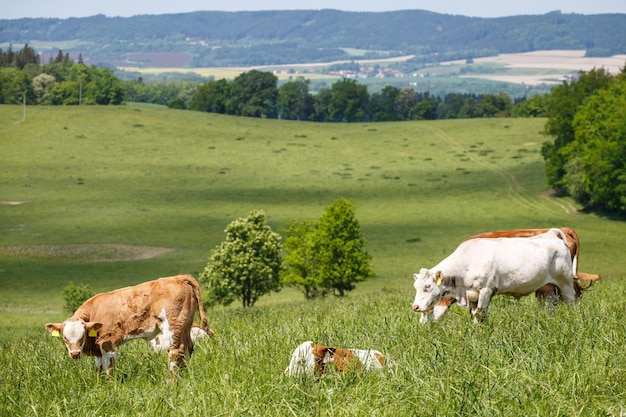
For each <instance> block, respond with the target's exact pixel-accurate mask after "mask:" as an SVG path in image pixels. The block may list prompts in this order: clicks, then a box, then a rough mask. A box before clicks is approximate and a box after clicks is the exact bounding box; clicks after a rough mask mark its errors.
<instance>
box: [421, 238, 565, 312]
mask: <svg viewBox="0 0 626 417" xmlns="http://www.w3.org/2000/svg"><path fill="white" fill-rule="evenodd" d="M565 241H566V238H565V235H564V234H563V232H562V231H561V230H559V229H550V230H548V231H547V232H546V233H543V234H540V235H536V236H532V237H523V238H515V237H513V238H511V237H509V238H493V239H489V238H484V239H470V240H466V241H464V242H463V243H461V244H460V245H459V246H458V247H457V248H456V250H455V251H454V252H453V253H452V254H450V255H449V256H448V257H447V258H445V259H444V260H443V261H441V262H440V263H439V264H438V265H436V266H434V267H433V268H431V269H426V268H422V269H421V270H420V273H419V274H414V275H413V278H414V280H415V281H414V287H415V291H416V294H415V300H414V301H413V310H414V311H417V312H427V311H431V310H432V309H433V308H434V307H435V304H436V303H437V301H439V300H441V299H442V298H444V297H448V298H453V299H454V300H455V301H456V302H458V303H459V305H462V306H466V305H468V306H470V308H471V312H472V317H473V320H474V322H481V321H483V320H484V319H485V318H486V316H487V308H488V307H489V302H490V300H491V297H493V296H494V295H495V294H505V295H511V296H513V297H516V298H519V297H523V296H525V295H528V294H531V293H532V292H534V291H535V290H537V289H539V288H542V287H543V286H545V285H547V284H552V285H555V286H557V287H558V288H559V289H560V291H561V298H562V299H563V300H564V301H565V302H567V303H571V302H572V301H574V300H575V298H576V292H575V289H574V282H573V281H574V272H573V265H572V258H571V256H570V252H569V249H568V247H567V245H566V244H565Z"/></svg>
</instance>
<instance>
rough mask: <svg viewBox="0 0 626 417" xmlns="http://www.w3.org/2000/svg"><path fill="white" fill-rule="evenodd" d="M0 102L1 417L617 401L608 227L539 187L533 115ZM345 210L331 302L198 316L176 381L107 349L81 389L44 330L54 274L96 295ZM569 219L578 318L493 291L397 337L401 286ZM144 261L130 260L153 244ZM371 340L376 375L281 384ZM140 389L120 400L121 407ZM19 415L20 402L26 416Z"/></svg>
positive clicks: (443, 409)
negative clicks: (343, 265) (352, 120)
mask: <svg viewBox="0 0 626 417" xmlns="http://www.w3.org/2000/svg"><path fill="white" fill-rule="evenodd" d="M21 119H22V112H21V108H20V107H17V106H0V147H1V149H2V151H1V152H0V165H1V166H2V167H3V168H2V170H1V171H0V202H2V204H0V346H1V348H0V366H1V367H2V368H3V369H11V373H10V374H9V373H7V374H6V375H5V376H3V377H2V378H0V389H1V390H2V391H3V392H4V393H5V402H3V403H1V404H0V415H16V414H23V413H27V412H28V413H29V414H31V413H30V410H32V411H33V412H32V414H34V415H102V414H107V415H109V414H110V415H138V414H142V413H145V414H146V415H156V414H159V415H181V414H186V415H337V416H344V415H359V416H360V415H368V416H369V415H389V416H392V415H468V414H473V415H529V414H536V415H573V414H580V415H607V414H618V413H619V412H621V411H623V410H624V409H625V408H626V394H625V390H624V388H623V387H624V386H626V385H625V384H626V380H624V375H626V363H625V362H624V359H623V358H624V355H623V354H622V353H623V346H624V343H626V335H625V334H624V328H623V323H624V322H625V320H626V317H625V316H626V314H625V313H626V311H625V310H624V308H623V304H624V300H626V294H625V292H624V288H623V285H622V279H623V277H624V272H623V271H624V268H625V266H626V265H625V263H626V260H625V258H624V256H623V248H624V247H625V243H626V238H625V237H624V236H626V224H624V223H623V222H619V221H613V220H610V219H606V218H601V217H598V216H595V215H590V214H584V213H580V212H578V211H577V210H576V207H575V205H574V204H573V203H572V202H571V200H569V199H555V198H552V197H551V196H550V194H549V193H548V192H547V191H546V189H545V185H544V180H543V162H542V158H541V156H540V153H539V149H540V146H541V142H542V141H544V140H545V137H544V136H542V135H541V133H540V132H541V131H542V128H543V123H544V122H545V121H544V120H541V119H487V120H450V121H436V122H403V123H376V124H315V123H298V122H283V121H277V120H262V119H247V118H234V117H227V116H219V115H211V114H204V113H196V112H189V111H175V110H168V109H163V108H157V107H149V106H127V107H83V108H71V107H54V108H46V107H37V108H32V109H28V117H27V119H26V121H21ZM340 197H345V198H348V199H350V200H352V201H353V202H354V203H355V206H356V210H357V212H356V215H357V218H358V220H359V222H360V224H361V228H362V230H363V233H364V235H365V237H366V239H367V240H368V250H369V252H370V253H371V255H372V257H373V268H374V270H375V272H376V277H375V278H374V279H372V280H370V281H368V282H366V283H363V284H359V286H358V287H357V290H356V291H354V292H353V293H351V294H350V295H349V296H348V297H347V299H344V300H337V299H328V300H321V301H316V302H305V301H304V298H303V297H302V296H301V295H300V294H299V293H297V292H296V291H294V290H289V289H286V290H283V291H282V292H281V293H279V294H273V295H271V296H269V297H265V298H263V299H262V301H261V302H260V303H259V305H258V306H257V307H255V308H253V309H251V310H249V311H242V310H241V309H239V308H238V307H233V308H229V309H223V308H216V309H212V310H209V311H208V312H207V313H208V316H209V319H210V321H211V324H212V326H213V327H214V328H215V330H216V332H217V334H218V336H217V338H216V339H214V340H211V341H209V342H208V343H205V344H203V345H202V346H200V347H199V349H198V352H197V354H196V355H195V356H194V357H193V358H192V360H191V363H190V369H189V370H188V372H187V373H186V374H185V376H184V377H183V379H182V380H181V381H180V382H179V383H177V384H175V385H173V386H165V385H164V384H163V381H164V380H165V379H166V376H167V369H166V359H165V357H164V356H162V355H155V354H151V353H150V352H149V350H148V348H147V344H143V343H141V342H136V343H131V344H129V345H126V346H124V347H123V348H122V353H121V358H120V372H119V374H118V377H117V378H115V379H114V380H113V381H109V382H106V381H105V380H104V379H100V378H99V377H98V375H97V374H96V372H95V369H94V366H93V362H92V361H91V360H87V359H84V360H81V361H70V359H69V358H67V353H66V352H65V350H64V348H63V347H62V346H61V343H60V342H59V341H58V340H54V339H51V338H49V336H48V335H47V334H46V333H45V330H44V329H43V324H44V323H46V322H50V321H56V320H63V319H64V318H65V317H66V316H67V314H66V313H64V312H62V311H61V306H62V299H61V295H60V291H61V289H62V288H64V287H65V286H66V285H68V284H69V283H70V282H74V283H87V284H89V285H90V287H91V288H92V289H93V290H94V291H97V292H100V291H108V290H111V289H114V288H118V287H120V286H125V285H131V284H135V283H138V282H141V281H145V280H149V279H152V278H156V277H159V276H166V275H171V274H176V273H179V272H189V273H192V274H194V275H196V276H197V275H198V273H199V272H200V271H201V270H202V268H203V267H204V266H205V264H206V262H207V259H208V255H209V252H210V250H211V249H212V248H213V247H215V246H216V245H217V244H219V243H220V242H221V241H222V240H223V238H224V233H223V230H224V228H225V226H226V225H227V224H228V223H229V222H230V221H232V220H233V219H235V218H236V217H240V216H245V215H247V214H248V213H249V212H250V211H251V210H253V209H263V210H265V211H266V213H267V215H268V218H269V223H270V225H271V226H272V228H273V229H274V230H276V231H280V230H281V228H282V227H283V226H284V225H286V224H287V223H288V222H290V221H292V220H299V219H305V218H306V219H312V220H313V219H318V218H319V217H320V216H321V214H322V212H323V210H324V208H325V207H326V206H328V205H329V204H331V203H332V202H333V201H335V200H336V199H337V198H340ZM546 226H570V227H574V228H575V229H576V230H577V231H578V233H579V235H580V238H581V244H582V255H581V261H580V269H581V270H582V271H586V272H597V273H600V274H602V276H603V281H602V282H601V283H600V284H598V285H596V286H595V287H594V288H593V289H592V290H590V291H589V292H588V293H587V295H586V296H585V298H584V299H583V300H582V302H581V303H580V305H579V306H577V307H574V308H566V307H559V308H557V310H556V311H555V313H554V314H549V313H547V312H545V311H540V310H538V309H537V308H536V305H535V301H534V300H533V299H531V297H527V298H526V299H523V300H521V301H520V302H516V301H514V300H511V299H509V298H506V297H496V300H494V304H493V306H492V308H491V309H490V314H491V315H490V318H489V320H488V322H487V323H486V324H484V325H481V326H473V325H470V323H469V317H468V314H467V312H466V311H464V310H462V309H461V308H458V307H455V308H453V309H452V311H451V313H450V314H449V316H447V317H446V319H444V321H443V322H442V323H438V324H435V325H432V326H418V323H417V322H418V316H417V315H416V314H415V313H413V312H412V311H411V310H410V303H411V301H412V299H413V289H412V278H411V276H412V273H413V272H416V271H417V270H418V269H419V268H420V267H430V266H432V265H434V264H435V263H437V262H438V261H439V260H441V259H442V258H443V257H445V256H446V255H447V254H448V253H450V252H451V251H452V250H453V249H454V248H455V247H456V245H457V244H458V243H459V242H460V241H461V240H462V239H464V238H465V237H467V236H469V235H472V234H475V233H478V232H482V231H487V230H496V229H508V228H522V227H546ZM159 248H164V249H168V250H169V251H168V252H165V253H164V254H162V255H161V256H157V257H153V258H149V259H138V260H132V259H131V258H133V257H141V256H142V255H150V254H155V253H159V251H158V249H159ZM308 339H311V340H316V341H318V342H320V343H328V344H335V345H339V346H348V347H371V348H377V349H380V350H382V351H384V352H386V353H387V354H389V356H391V357H392V358H393V360H394V362H396V364H397V366H396V368H397V372H396V375H394V376H387V375H385V374H377V375H363V374H359V373H357V374H356V375H351V376H347V377H343V378H341V377H339V376H336V375H330V376H328V377H326V378H323V379H322V380H321V381H318V382H313V381H299V382H298V381H296V382H294V381H291V380H289V379H282V378H280V373H281V372H282V370H283V369H284V367H285V366H286V365H287V363H288V360H289V355H290V353H291V350H292V349H293V348H295V346H296V345H297V344H299V343H300V342H302V341H304V340H308ZM138 393H141V395H138ZM26 410H29V411H26Z"/></svg>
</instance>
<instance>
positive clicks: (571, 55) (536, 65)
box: [120, 50, 626, 88]
mask: <svg viewBox="0 0 626 417" xmlns="http://www.w3.org/2000/svg"><path fill="white" fill-rule="evenodd" d="M359 53H360V54H362V51H355V52H354V54H355V59H354V62H357V63H360V64H362V65H370V66H372V65H380V66H383V67H384V66H386V65H389V64H393V63H398V62H404V61H407V60H410V59H411V58H413V55H407V56H401V57H394V58H385V59H360V58H359V55H358V54H359ZM473 61H474V62H473V64H472V66H473V67H474V68H477V71H476V73H473V74H465V75H459V77H460V78H465V79H476V80H489V81H496V82H503V83H512V84H524V85H526V86H538V85H544V84H545V85H554V84H558V83H560V82H562V79H563V77H564V76H565V75H569V74H575V73H577V72H578V71H590V70H591V69H593V68H605V69H606V70H607V71H609V72H610V73H611V74H618V73H619V72H620V71H621V68H623V67H624V66H625V65H626V55H615V56H612V57H585V51H582V50H556V51H533V52H525V53H515V54H500V55H497V56H491V57H481V58H475V59H474V60H473ZM348 62H350V61H338V62H327V63H316V64H306V63H303V64H292V65H270V66H260V67H216V68H209V67H207V68H174V67H168V68H160V67H158V68H157V67H154V68H151V67H141V68H140V67H120V69H123V70H125V71H132V72H139V73H142V74H161V73H168V72H180V73H196V74H199V75H202V76H204V77H209V76H213V77H214V78H215V79H216V80H217V79H222V78H224V79H233V78H235V77H236V76H237V75H239V74H241V73H242V72H245V71H250V70H252V69H258V70H261V71H274V72H275V73H276V76H277V77H278V79H279V80H287V79H289V78H290V77H293V76H294V75H302V76H304V77H305V78H307V79H310V80H311V81H325V80H336V79H339V78H340V77H339V76H333V75H328V74H323V73H321V69H323V68H326V67H329V66H331V65H333V64H340V63H348ZM462 67H466V60H457V61H448V62H442V63H441V64H440V65H439V66H427V67H425V68H423V69H421V70H419V71H415V72H414V73H412V74H410V75H408V76H407V77H405V78H406V79H407V80H409V81H412V82H414V83H417V85H418V86H422V84H424V83H425V81H426V80H424V77H426V78H430V79H432V80H431V82H434V83H436V82H437V77H447V76H448V75H449V73H453V74H454V75H456V73H457V72H458V71H459V70H460V69H461V68H462ZM290 70H291V71H293V73H292V74H290V73H289V72H288V71H290ZM361 81H363V80H361ZM378 81H381V80H378ZM381 82H390V79H384V80H382V81H381ZM407 82H408V81H407ZM440 82H449V80H447V79H443V80H440ZM430 88H433V87H432V86H430Z"/></svg>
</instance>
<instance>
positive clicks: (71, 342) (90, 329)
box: [46, 320, 102, 359]
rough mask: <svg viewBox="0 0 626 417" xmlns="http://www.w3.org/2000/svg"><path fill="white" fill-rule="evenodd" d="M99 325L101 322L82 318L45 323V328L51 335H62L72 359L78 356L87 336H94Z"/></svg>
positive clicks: (100, 325)
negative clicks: (86, 320) (87, 320)
mask: <svg viewBox="0 0 626 417" xmlns="http://www.w3.org/2000/svg"><path fill="white" fill-rule="evenodd" d="M101 327H102V323H97V322H92V321H89V322H85V321H82V320H76V321H65V322H63V323H48V324H46V330H48V331H49V332H50V333H51V334H52V336H63V341H64V342H65V346H66V347H67V351H68V353H69V354H70V357H71V358H73V359H78V358H79V357H80V354H81V352H82V351H83V347H84V346H85V342H86V341H87V338H88V337H96V336H97V333H98V330H100V328H101Z"/></svg>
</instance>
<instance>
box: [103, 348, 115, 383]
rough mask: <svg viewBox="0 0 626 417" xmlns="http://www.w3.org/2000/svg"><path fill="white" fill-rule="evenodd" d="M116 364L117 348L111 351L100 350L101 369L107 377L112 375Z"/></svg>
mask: <svg viewBox="0 0 626 417" xmlns="http://www.w3.org/2000/svg"><path fill="white" fill-rule="evenodd" d="M116 362H117V348H115V349H113V350H112V351H106V350H102V369H103V370H104V371H105V372H106V373H107V375H108V376H112V375H113V371H114V370H115V363H116Z"/></svg>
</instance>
